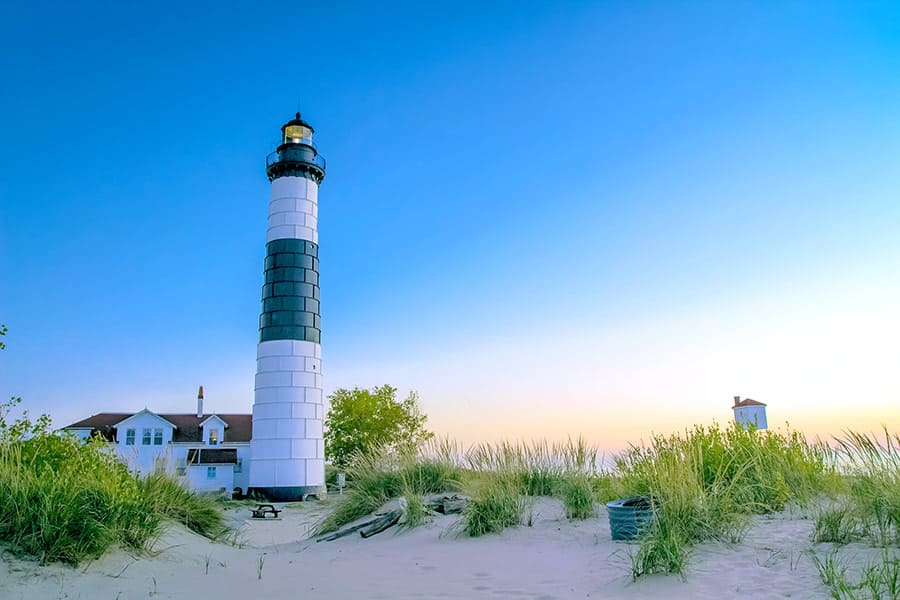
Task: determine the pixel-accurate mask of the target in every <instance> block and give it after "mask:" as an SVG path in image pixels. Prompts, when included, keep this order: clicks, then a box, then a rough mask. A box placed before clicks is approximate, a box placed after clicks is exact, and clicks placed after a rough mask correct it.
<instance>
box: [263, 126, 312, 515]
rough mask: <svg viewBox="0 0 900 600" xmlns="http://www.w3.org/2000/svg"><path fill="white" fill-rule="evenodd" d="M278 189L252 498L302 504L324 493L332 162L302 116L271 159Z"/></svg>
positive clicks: (271, 226)
mask: <svg viewBox="0 0 900 600" xmlns="http://www.w3.org/2000/svg"><path fill="white" fill-rule="evenodd" d="M266 175H267V176H268V177H269V181H270V182H271V184H272V196H271V199H270V200H269V223H268V229H267V231H266V260H265V271H264V272H265V279H264V281H263V288H262V314H260V317H259V345H258V346H257V354H256V357H257V358H256V382H255V386H254V399H253V435H252V439H251V441H250V451H251V460H250V486H249V488H250V491H251V492H253V491H256V492H259V493H262V494H265V495H266V496H268V497H269V498H270V499H272V500H298V499H302V498H304V497H305V496H307V495H310V494H314V495H319V494H322V493H324V491H325V442H324V439H323V437H322V424H323V421H324V418H325V414H324V412H325V409H324V404H323V399H322V351H321V345H320V341H321V321H320V316H319V233H318V227H317V222H318V214H319V211H318V206H319V204H318V199H319V184H320V183H322V179H324V178H325V160H324V159H323V158H322V157H321V156H319V153H318V151H317V150H316V146H315V144H314V143H313V128H312V126H311V125H310V124H309V123H307V122H306V121H304V120H303V119H302V118H301V117H300V113H297V115H296V118H294V119H292V120H290V121H288V122H287V123H286V124H285V125H284V126H283V127H282V128H281V143H280V145H279V146H278V148H276V149H275V152H272V153H271V154H269V156H268V157H267V158H266Z"/></svg>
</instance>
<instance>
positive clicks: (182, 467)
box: [175, 458, 187, 477]
mask: <svg viewBox="0 0 900 600" xmlns="http://www.w3.org/2000/svg"><path fill="white" fill-rule="evenodd" d="M175 474H176V475H178V476H179V477H184V476H185V475H186V474H187V461H185V460H184V459H183V458H179V459H178V461H177V462H176V463H175Z"/></svg>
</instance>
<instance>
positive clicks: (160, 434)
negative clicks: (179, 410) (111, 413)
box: [114, 408, 175, 448]
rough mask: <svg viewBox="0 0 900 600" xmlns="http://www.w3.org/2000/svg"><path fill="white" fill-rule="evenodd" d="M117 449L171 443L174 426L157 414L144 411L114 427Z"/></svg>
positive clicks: (159, 445)
mask: <svg viewBox="0 0 900 600" xmlns="http://www.w3.org/2000/svg"><path fill="white" fill-rule="evenodd" d="M114 427H115V429H116V444H118V445H119V447H127V446H134V447H138V448H143V447H146V446H151V447H161V446H166V445H168V444H169V443H170V442H171V441H172V432H173V431H174V430H175V425H174V424H173V423H172V422H170V421H168V420H166V419H164V418H162V417H161V416H159V415H158V414H156V413H154V412H152V411H150V410H148V409H146V408H145V409H144V410H142V411H140V412H138V413H135V414H133V415H131V416H130V417H127V418H125V419H122V420H121V421H119V422H118V423H116V424H115V425H114Z"/></svg>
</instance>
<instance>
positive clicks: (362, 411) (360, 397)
mask: <svg viewBox="0 0 900 600" xmlns="http://www.w3.org/2000/svg"><path fill="white" fill-rule="evenodd" d="M328 399H329V400H330V401H331V408H330V409H329V410H328V414H327V415H326V417H325V455H326V456H327V457H328V458H330V459H331V462H332V463H333V464H334V465H335V466H336V467H339V468H344V467H346V466H347V465H348V464H349V463H350V462H351V461H352V460H353V458H354V457H355V456H356V455H357V454H360V453H367V452H374V451H378V450H387V451H403V450H406V449H410V448H414V447H416V446H417V445H419V444H421V443H422V442H424V441H426V440H429V439H431V438H432V437H434V434H433V433H431V432H430V431H428V430H427V429H425V421H427V420H428V417H427V416H426V415H424V414H423V413H422V412H421V411H420V410H419V395H418V394H417V393H416V392H410V393H409V396H407V397H406V398H405V399H403V400H399V401H398V400H397V389H396V388H393V387H391V386H389V385H383V386H381V387H374V388H372V389H371V390H361V389H359V388H353V389H352V390H346V389H339V390H336V391H335V392H334V393H333V394H331V395H330V396H329V397H328Z"/></svg>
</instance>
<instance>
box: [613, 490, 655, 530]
mask: <svg viewBox="0 0 900 600" xmlns="http://www.w3.org/2000/svg"><path fill="white" fill-rule="evenodd" d="M606 512H607V514H608V515H609V530H610V532H611V533H612V539H614V540H633V539H635V538H636V537H637V536H638V534H640V532H641V531H642V530H643V529H644V528H645V527H647V526H648V525H649V524H650V522H651V521H652V520H653V507H652V506H651V504H650V499H649V498H645V497H643V496H634V497H632V498H621V499H619V500H613V501H612V502H607V503H606Z"/></svg>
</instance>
